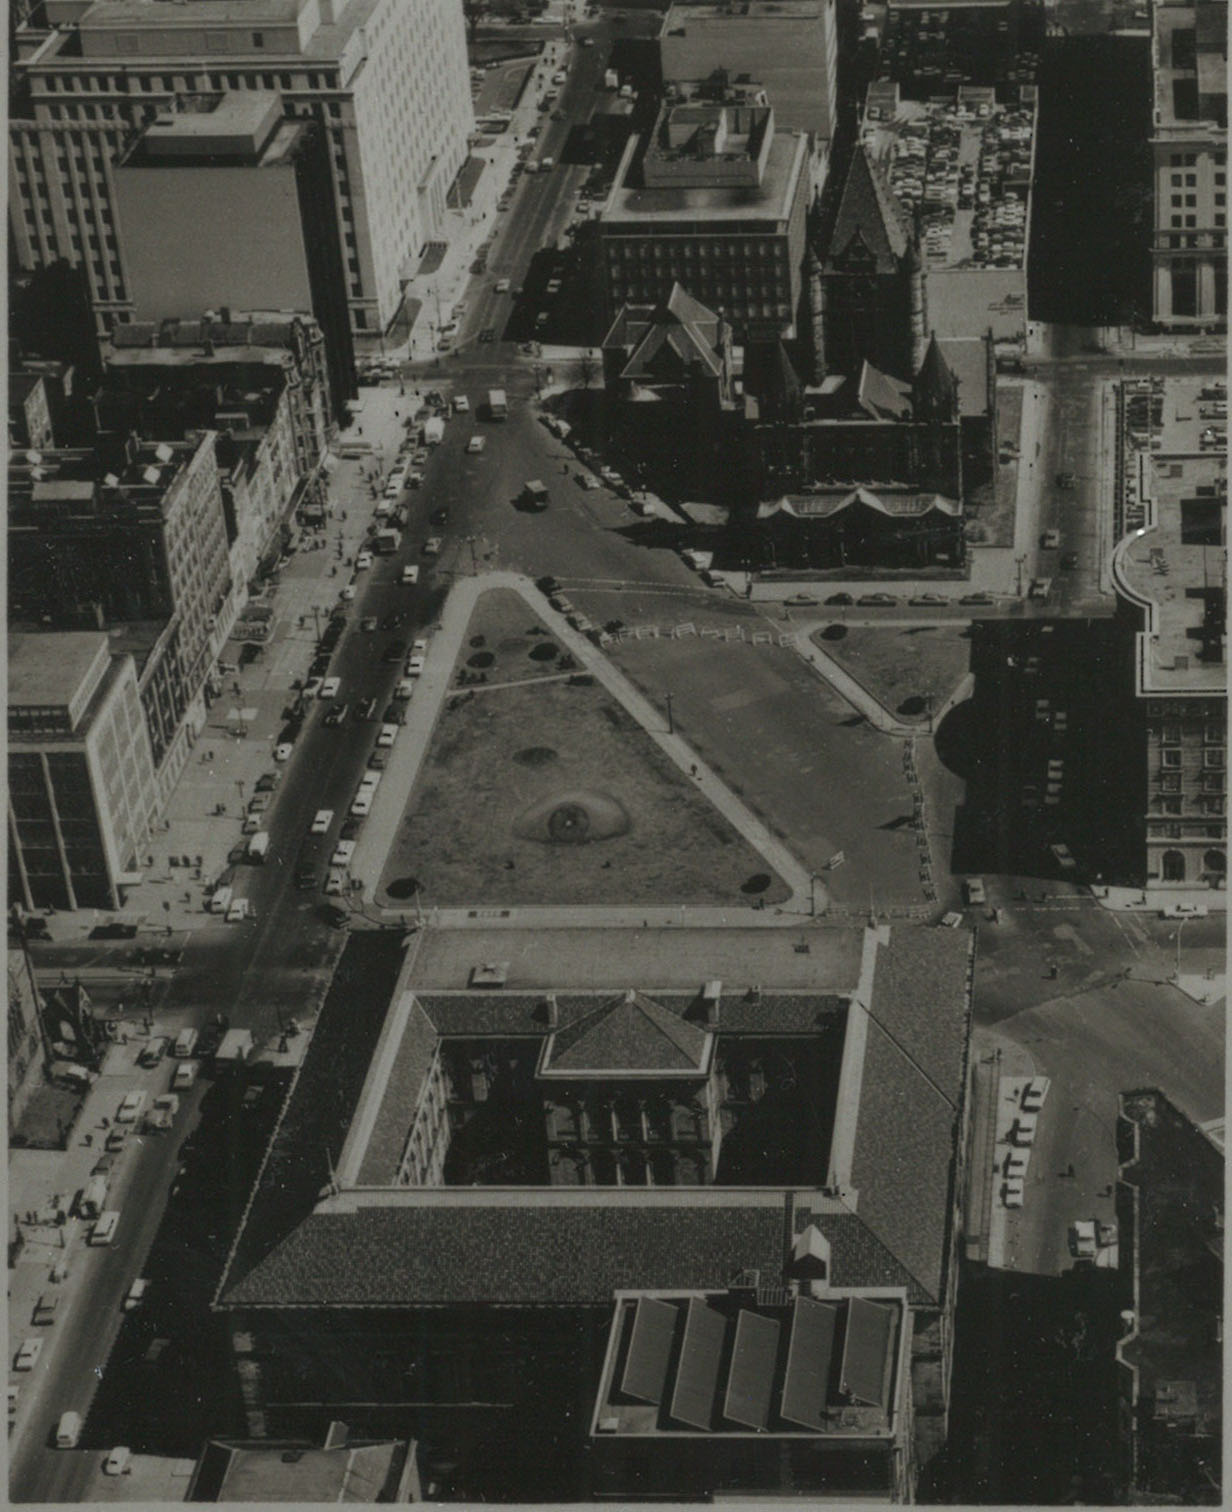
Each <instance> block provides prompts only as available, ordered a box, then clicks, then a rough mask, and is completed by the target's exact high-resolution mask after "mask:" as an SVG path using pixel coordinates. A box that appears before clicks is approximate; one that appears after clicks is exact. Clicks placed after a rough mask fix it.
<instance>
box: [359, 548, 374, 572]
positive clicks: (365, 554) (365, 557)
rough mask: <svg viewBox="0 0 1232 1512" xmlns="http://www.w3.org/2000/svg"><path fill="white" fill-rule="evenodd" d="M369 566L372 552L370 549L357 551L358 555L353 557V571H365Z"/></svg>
mask: <svg viewBox="0 0 1232 1512" xmlns="http://www.w3.org/2000/svg"><path fill="white" fill-rule="evenodd" d="M371 566H372V553H371V552H370V551H361V552H360V553H359V555H358V556H357V557H356V558H355V571H356V572H367V570H368V568H369V567H371Z"/></svg>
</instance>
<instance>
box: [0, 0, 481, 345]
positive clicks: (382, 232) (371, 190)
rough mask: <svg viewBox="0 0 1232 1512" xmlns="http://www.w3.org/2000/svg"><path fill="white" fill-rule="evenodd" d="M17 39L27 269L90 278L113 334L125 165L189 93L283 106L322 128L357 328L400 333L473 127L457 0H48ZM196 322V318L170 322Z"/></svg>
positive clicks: (123, 297) (17, 178)
mask: <svg viewBox="0 0 1232 1512" xmlns="http://www.w3.org/2000/svg"><path fill="white" fill-rule="evenodd" d="M43 9H44V11H45V13H46V16H47V22H48V26H47V27H45V28H43V29H42V30H38V29H35V27H34V25H33V23H31V22H26V23H24V24H23V25H21V26H19V27H18V29H17V32H18V35H17V37H16V39H15V47H14V55H15V60H16V61H15V71H16V74H17V88H18V93H17V103H16V108H15V109H14V110H13V112H12V116H13V118H12V120H11V123H10V136H9V224H10V234H11V241H12V246H13V249H14V254H15V258H16V262H17V264H18V266H19V267H23V268H33V267H38V266H43V265H45V264H47V263H50V262H54V261H55V260H57V259H58V258H67V259H68V260H69V261H71V262H73V263H75V264H78V265H80V266H81V267H83V268H84V270H85V273H86V276H87V278H88V280H89V284H90V292H91V298H92V300H93V303H94V307H95V311H96V313H97V315H98V317H99V321H100V324H104V325H111V324H114V322H115V321H116V320H117V318H119V319H123V318H127V316H128V315H129V313H130V311H131V309H132V299H133V293H132V290H131V288H130V286H129V282H128V278H129V273H128V265H127V245H126V243H127V241H128V239H129V238H131V237H133V236H136V235H140V234H141V230H140V227H134V228H127V227H121V225H120V224H119V218H118V216H117V213H116V186H115V169H114V166H113V165H114V161H115V159H116V158H117V157H118V156H119V155H120V153H121V152H122V150H123V148H124V146H125V144H126V143H127V141H128V140H129V138H130V136H131V133H132V132H133V130H134V129H135V128H140V127H142V126H144V125H147V124H149V123H150V122H152V121H154V120H155V119H157V118H158V117H159V116H160V115H164V114H165V113H166V112H167V111H168V109H170V108H174V105H175V102H176V101H177V100H182V99H183V98H184V97H186V96H190V95H221V94H223V93H225V92H227V91H238V90H264V91H276V92H277V93H278V94H279V95H280V96H281V99H282V104H283V108H284V109H285V111H286V113H287V114H288V115H291V116H301V117H308V118H313V119H316V120H317V121H319V122H320V123H321V124H322V126H323V127H324V129H325V132H326V135H327V139H328V149H329V151H328V155H329V166H330V175H331V188H332V197H333V209H334V213H335V216H336V224H337V228H338V234H339V238H340V241H341V245H342V250H343V257H344V261H345V267H346V292H347V303H348V308H349V312H350V319H351V326H352V330H354V331H355V332H357V333H369V334H376V333H378V332H380V331H382V330H384V329H385V328H386V327H387V326H388V325H389V323H390V321H391V320H393V318H394V317H395V315H396V314H397V312H398V309H399V306H400V304H401V302H402V298H403V291H404V287H405V284H406V282H407V280H408V279H409V278H410V277H411V276H412V275H413V273H414V271H415V266H416V262H417V260H418V258H419V256H420V254H421V253H422V252H423V250H424V248H425V246H426V245H427V244H428V243H429V242H430V241H432V240H433V239H434V238H436V237H438V236H439V235H440V232H441V227H442V224H443V218H444V213H445V208H446V196H447V194H448V191H449V188H450V185H451V184H452V182H453V180H454V178H455V177H456V175H457V173H458V170H459V169H460V168H461V166H462V164H463V162H464V161H465V159H466V153H467V136H468V133H469V132H470V131H471V129H472V127H473V125H474V115H473V111H472V108H471V96H470V88H469V77H468V72H467V58H466V33H465V24H464V20H463V15H462V7H461V5H460V4H459V3H458V0H421V3H417V4H415V5H408V4H406V3H404V0H251V3H249V4H245V5H236V6H220V5H218V4H215V3H212V0H183V3H176V4H167V3H153V4H151V3H149V0H97V3H95V4H93V5H86V6H83V5H82V4H81V3H80V0H78V3H76V4H74V3H71V0H48V3H47V4H46V6H45V7H44V8H43ZM168 313H169V314H174V313H181V314H193V313H196V312H195V311H191V310H185V311H180V312H175V311H170V312H168Z"/></svg>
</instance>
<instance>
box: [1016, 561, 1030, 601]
mask: <svg viewBox="0 0 1232 1512" xmlns="http://www.w3.org/2000/svg"><path fill="white" fill-rule="evenodd" d="M1026 560H1027V559H1026V557H1025V556H1020V557H1015V558H1014V568H1015V570H1016V571H1017V573H1018V582H1017V586H1016V587H1015V589H1014V592H1015V593H1016V594H1017V596H1018V597H1019V598H1021V597H1022V569H1023V567H1024V566H1025V565H1026Z"/></svg>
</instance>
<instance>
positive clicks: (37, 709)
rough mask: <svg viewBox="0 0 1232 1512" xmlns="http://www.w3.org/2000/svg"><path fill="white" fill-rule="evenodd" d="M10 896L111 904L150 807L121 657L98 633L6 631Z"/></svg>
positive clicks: (144, 750)
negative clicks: (21, 633)
mask: <svg viewBox="0 0 1232 1512" xmlns="http://www.w3.org/2000/svg"><path fill="white" fill-rule="evenodd" d="M8 673H9V687H8V721H9V724H8V734H9V747H8V786H9V797H8V829H9V896H10V897H11V898H12V899H13V900H14V901H15V902H20V903H21V904H22V905H23V906H24V907H25V908H27V909H34V908H43V907H54V908H68V909H73V908H116V907H119V906H120V903H121V901H122V900H121V894H120V888H121V886H122V885H123V881H124V877H125V874H126V873H129V872H131V871H132V869H133V867H134V865H135V863H136V862H137V860H138V858H139V857H140V855H141V853H142V850H143V847H144V845H145V842H146V840H147V839H148V836H149V826H150V823H151V821H152V820H153V819H154V818H155V816H156V814H157V812H158V808H159V788H158V782H157V775H156V772H155V764H154V755H153V751H152V749H151V745H150V737H149V732H148V729H147V726H146V720H145V716H144V712H143V709H142V705H141V698H140V696H139V694H138V689H137V672H136V668H135V666H134V663H133V660H132V658H131V657H130V656H114V655H113V654H112V647H111V642H110V638H109V637H108V636H107V635H106V634H105V633H103V632H101V631H88V632H78V631H67V632H64V633H60V634H57V633H55V632H52V633H49V634H45V635H12V636H10V637H9V660H8Z"/></svg>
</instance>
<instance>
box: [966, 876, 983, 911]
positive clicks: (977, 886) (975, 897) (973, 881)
mask: <svg viewBox="0 0 1232 1512" xmlns="http://www.w3.org/2000/svg"><path fill="white" fill-rule="evenodd" d="M963 897H964V899H965V900H966V903H967V907H968V908H977V907H979V906H980V905H982V904H984V903H987V902H988V893H987V891H986V890H985V888H984V882H983V879H982V878H980V877H968V878H967V880H966V881H965V882H964V883H963Z"/></svg>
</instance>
